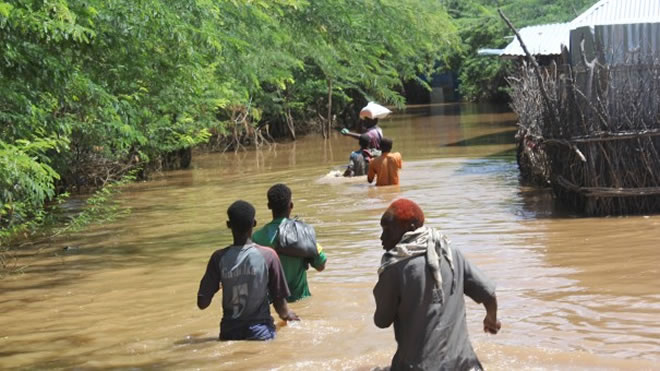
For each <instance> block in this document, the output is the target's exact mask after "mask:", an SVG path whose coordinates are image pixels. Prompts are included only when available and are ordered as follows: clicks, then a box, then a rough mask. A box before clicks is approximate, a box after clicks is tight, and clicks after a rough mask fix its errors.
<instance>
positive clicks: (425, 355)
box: [374, 199, 501, 370]
mask: <svg viewBox="0 0 660 371" xmlns="http://www.w3.org/2000/svg"><path fill="white" fill-rule="evenodd" d="M380 225H381V227H382V229H383V233H382V235H381V236H380V239H381V241H382V244H383V249H384V250H385V254H383V258H382V261H381V266H380V268H379V269H378V283H377V284H376V287H374V297H375V299H376V312H375V313H374V323H375V324H376V326H378V327H380V328H387V327H389V326H390V325H391V324H392V323H394V337H395V339H396V341H397V351H396V354H395V355H394V358H393V359H392V370H481V369H482V366H481V363H480V362H479V360H478V359H477V356H476V354H475V352H474V350H473V349H472V345H471V344H470V340H469V338H468V332H467V323H466V320H465V300H464V298H463V294H465V295H467V296H469V297H470V298H472V299H473V300H474V301H475V302H477V303H481V304H483V305H484V307H485V308H486V317H485V318H484V321H483V325H484V331H486V332H488V333H491V334H496V333H497V332H498V331H499V329H500V326H501V325H500V322H499V321H498V320H497V299H496V296H495V286H494V285H493V284H492V283H491V282H490V281H489V280H488V278H487V277H486V276H485V275H484V274H483V273H481V272H480V271H479V270H478V269H477V267H475V266H474V265H472V264H471V263H470V262H469V261H468V260H467V259H466V258H465V257H464V256H463V254H462V253H461V252H460V250H458V249H455V248H453V247H451V246H449V241H448V240H447V237H445V236H444V235H442V234H440V232H438V231H437V230H436V229H434V228H429V227H425V226H424V213H423V212H422V209H420V207H419V206H418V205H417V204H416V203H414V202H413V201H410V200H407V199H399V200H396V201H394V202H393V203H392V204H391V205H390V207H389V208H388V209H387V210H386V211H385V213H384V214H383V217H382V218H381V221H380Z"/></svg>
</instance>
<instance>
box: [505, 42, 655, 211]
mask: <svg viewBox="0 0 660 371" xmlns="http://www.w3.org/2000/svg"><path fill="white" fill-rule="evenodd" d="M585 54H588V53H584V50H582V53H581V55H585ZM563 60H564V62H566V63H564V64H562V65H561V66H559V67H557V68H554V69H550V70H547V69H546V70H545V71H540V70H538V69H537V68H535V67H529V66H526V65H524V66H523V67H522V69H521V71H520V74H519V75H518V76H517V77H515V78H511V79H510V82H511V87H512V99H513V103H512V107H513V109H514V110H515V111H516V113H518V115H519V119H520V123H519V125H520V130H519V139H520V143H521V146H520V154H519V156H520V167H521V173H522V175H523V177H525V176H527V178H528V180H530V181H535V182H536V183H539V182H540V183H547V184H550V185H551V186H552V188H553V190H554V192H555V195H556V196H557V199H558V200H559V201H561V202H562V203H563V204H565V205H567V206H569V207H571V208H572V209H573V210H575V211H578V212H582V213H584V214H586V215H621V214H639V213H653V212H660V155H659V153H660V60H658V59H653V58H631V59H629V60H627V61H626V63H621V64H617V65H615V66H612V65H607V64H601V63H598V58H594V59H592V60H588V59H587V58H586V57H584V58H582V63H580V64H578V65H575V66H572V65H571V64H569V63H568V62H567V61H568V53H567V52H566V53H565V55H564V58H563ZM539 82H540V83H539Z"/></svg>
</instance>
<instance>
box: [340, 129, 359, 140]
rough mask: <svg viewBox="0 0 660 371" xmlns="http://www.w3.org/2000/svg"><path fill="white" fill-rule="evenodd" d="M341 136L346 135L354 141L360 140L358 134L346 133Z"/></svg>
mask: <svg viewBox="0 0 660 371" xmlns="http://www.w3.org/2000/svg"><path fill="white" fill-rule="evenodd" d="M342 135H346V136H349V137H353V138H355V139H360V134H358V133H354V132H352V131H349V132H348V133H342Z"/></svg>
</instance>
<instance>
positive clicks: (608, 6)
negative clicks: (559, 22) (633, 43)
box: [571, 0, 660, 29]
mask: <svg viewBox="0 0 660 371" xmlns="http://www.w3.org/2000/svg"><path fill="white" fill-rule="evenodd" d="M654 22H660V1H658V0H601V1H599V2H597V3H596V4H594V5H593V6H592V7H591V8H589V9H587V11H585V12H584V13H582V14H580V15H579V16H578V17H577V18H575V19H574V20H573V21H572V22H571V29H574V28H577V27H582V26H594V25H605V24H622V23H623V24H626V23H654Z"/></svg>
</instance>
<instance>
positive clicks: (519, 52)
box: [501, 23, 570, 56]
mask: <svg viewBox="0 0 660 371" xmlns="http://www.w3.org/2000/svg"><path fill="white" fill-rule="evenodd" d="M518 32H519V33H520V37H521V38H522V40H523V42H524V43H525V45H526V46H527V49H528V50H529V52H530V53H531V54H532V55H555V54H556V55H558V54H561V46H562V45H568V42H569V38H570V24H569V23H552V24H543V25H538V26H529V27H524V28H521V29H520V30H519V31H518ZM501 55H502V56H524V55H525V52H524V51H523V49H522V47H521V46H520V43H519V42H518V39H517V38H515V37H514V39H513V41H511V43H509V45H507V46H506V48H504V49H503V50H502V53H501Z"/></svg>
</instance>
